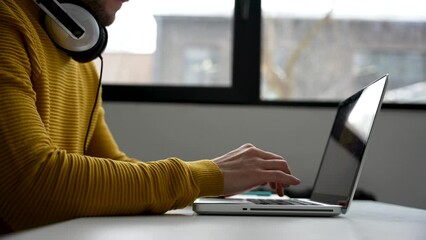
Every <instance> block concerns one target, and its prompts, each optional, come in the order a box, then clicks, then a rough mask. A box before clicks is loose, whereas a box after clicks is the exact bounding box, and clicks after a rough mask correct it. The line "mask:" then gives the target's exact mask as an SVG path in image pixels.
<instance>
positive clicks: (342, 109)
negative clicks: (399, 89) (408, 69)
mask: <svg viewBox="0 0 426 240" xmlns="http://www.w3.org/2000/svg"><path fill="white" fill-rule="evenodd" d="M387 78H388V76H387V75H386V76H384V77H382V78H380V79H379V80H377V81H375V82H374V83H372V84H370V85H369V86H367V87H366V88H364V89H362V90H360V91H359V92H357V93H355V94H354V95H352V96H351V97H349V98H348V99H346V100H344V101H343V102H341V103H340V104H339V106H338V109H337V113H336V117H335V120H334V123H333V126H332V129H331V133H330V136H329V139H328V142H327V146H326V148H325V150H324V154H323V158H322V161H321V165H320V169H319V171H318V175H317V177H316V180H315V184H314V188H313V192H312V196H311V199H312V200H314V201H319V202H325V203H329V204H338V205H342V206H343V207H344V208H346V207H347V206H348V204H349V202H350V200H351V199H352V198H353V195H354V193H355V189H356V185H357V182H358V178H359V175H360V172H361V171H360V169H361V163H362V158H363V155H364V151H365V148H366V145H367V141H368V138H369V136H370V133H371V130H372V127H373V122H374V119H375V117H376V114H377V112H378V110H379V109H380V106H381V102H382V99H383V93H384V89H385V86H386V82H387Z"/></svg>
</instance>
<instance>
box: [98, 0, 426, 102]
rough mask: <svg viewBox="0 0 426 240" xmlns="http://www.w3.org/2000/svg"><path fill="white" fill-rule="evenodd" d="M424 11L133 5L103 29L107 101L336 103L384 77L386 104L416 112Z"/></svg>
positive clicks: (421, 93)
mask: <svg viewBox="0 0 426 240" xmlns="http://www.w3.org/2000/svg"><path fill="white" fill-rule="evenodd" d="M419 5H423V8H422V7H420V6H419ZM306 6H309V7H306ZM412 6H418V7H412ZM424 7H426V3H421V2H418V1H414V0H406V1H393V2H392V1H390V2H389V1H384V0H368V1H367V0H360V1H355V2H354V1H350V0H316V1H315V0H300V1H290V0H235V2H233V1H229V0H216V1H215V0H209V1H207V0H206V1H195V0H157V1H152V2H144V1H130V2H128V3H126V4H124V5H123V8H122V9H121V10H120V11H119V12H118V14H117V18H116V22H115V23H114V24H113V25H112V26H111V27H109V28H108V31H109V36H110V41H109V45H108V47H107V50H106V52H105V53H104V60H105V68H104V77H103V81H104V99H105V100H124V101H172V102H174V101H179V102H182V101H183V102H186V101H190V102H218V103H241V104H281V103H284V104H305V105H306V104H307V105H310V104H312V105H318V104H319V105H321V104H325V105H327V103H332V105H334V104H335V103H336V102H337V101H340V100H341V99H343V98H345V97H346V96H349V95H350V94H351V93H353V92H354V91H356V90H357V89H359V88H361V87H362V86H365V85H366V84H368V83H369V82H371V81H372V80H375V79H377V78H379V77H381V76H382V75H384V74H386V73H389V74H390V84H389V85H388V92H387V94H386V96H385V102H387V103H391V104H393V103H397V104H396V105H395V106H396V107H398V106H399V107H401V106H402V107H406V106H408V105H410V104H414V105H415V106H416V107H418V106H420V107H422V106H424V104H425V103H426V44H425V42H426V12H424V11H422V10H421V9H424Z"/></svg>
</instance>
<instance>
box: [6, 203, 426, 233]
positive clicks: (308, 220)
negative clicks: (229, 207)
mask: <svg viewBox="0 0 426 240" xmlns="http://www.w3.org/2000/svg"><path fill="white" fill-rule="evenodd" d="M0 239H2V240H3V239H20V240H25V239H31V240H38V239H40V240H50V239H54V240H59V239H61V240H67V239H78V240H86V239H90V240H97V239H99V240H109V239H114V240H116V239H117V240H121V239H124V240H126V239H144V240H146V239H221V240H222V239H233V240H235V239H244V240H247V239H256V240H265V239H292V240H295V239H327V240H329V239H345V240H347V239H349V240H350V239H362V240H366V239H397V240H405V239H409V240H413V239H419V240H425V239H426V210H421V209H414V208H408V207H402V206H396V205H390V204H384V203H378V202H370V201H354V203H353V204H352V206H351V208H350V209H349V212H348V214H346V215H343V216H339V217H333V218H318V217H316V218H312V217H255V216H244V217H242V216H200V215H196V214H194V212H192V210H191V208H186V209H182V210H176V211H170V212H168V213H167V214H165V215H162V216H124V217H96V218H80V219H75V220H71V221H67V222H62V223H58V224H53V225H50V226H45V227H40V228H36V229H32V230H29V231H24V232H20V233H16V234H12V235H6V236H4V237H0Z"/></svg>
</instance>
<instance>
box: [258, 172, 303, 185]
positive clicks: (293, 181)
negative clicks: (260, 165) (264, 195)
mask: <svg viewBox="0 0 426 240" xmlns="http://www.w3.org/2000/svg"><path fill="white" fill-rule="evenodd" d="M259 174H260V178H261V182H270V183H276V184H281V185H282V186H290V185H297V184H299V183H300V179H298V178H297V177H295V176H293V175H290V174H287V173H284V172H282V171H279V170H261V171H260V173H259ZM275 186H276V185H275Z"/></svg>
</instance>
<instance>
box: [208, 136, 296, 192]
mask: <svg viewBox="0 0 426 240" xmlns="http://www.w3.org/2000/svg"><path fill="white" fill-rule="evenodd" d="M213 161H214V162H215V163H216V164H217V165H218V166H219V168H220V169H221V170H222V174H223V176H224V191H223V195H224V196H229V195H234V194H238V193H242V192H245V191H248V190H250V189H253V188H255V187H257V186H260V185H263V184H266V183H269V185H270V186H271V187H272V188H274V189H275V190H276V192H277V194H278V195H279V196H283V195H284V188H286V187H289V186H291V185H297V184H299V183H300V180H299V179H298V178H296V177H294V176H293V175H291V171H290V168H289V166H288V164H287V162H286V161H285V160H284V158H283V157H281V156H279V155H276V154H273V153H271V152H266V151H263V150H261V149H259V148H256V147H255V146H253V145H252V144H244V145H243V146H241V147H239V148H237V149H235V150H233V151H231V152H229V153H227V154H225V155H223V156H221V157H218V158H215V159H213Z"/></svg>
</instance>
